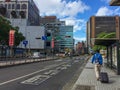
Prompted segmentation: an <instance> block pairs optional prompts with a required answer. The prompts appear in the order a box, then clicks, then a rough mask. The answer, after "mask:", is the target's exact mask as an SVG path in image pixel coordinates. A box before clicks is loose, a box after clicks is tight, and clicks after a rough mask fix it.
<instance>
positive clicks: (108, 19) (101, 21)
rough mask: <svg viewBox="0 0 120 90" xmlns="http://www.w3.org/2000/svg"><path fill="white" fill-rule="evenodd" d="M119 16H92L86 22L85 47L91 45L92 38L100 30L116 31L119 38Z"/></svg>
mask: <svg viewBox="0 0 120 90" xmlns="http://www.w3.org/2000/svg"><path fill="white" fill-rule="evenodd" d="M119 21H120V18H119V16H92V17H90V19H89V21H88V22H87V47H88V48H90V47H92V40H93V39H94V38H96V37H97V35H98V34H99V33H101V32H106V33H110V32H116V38H119V37H120V36H118V35H119V25H120V23H119Z"/></svg>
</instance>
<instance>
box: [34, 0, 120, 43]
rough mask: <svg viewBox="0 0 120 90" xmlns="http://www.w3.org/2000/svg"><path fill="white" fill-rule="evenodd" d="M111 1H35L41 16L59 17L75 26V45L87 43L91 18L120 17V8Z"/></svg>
mask: <svg viewBox="0 0 120 90" xmlns="http://www.w3.org/2000/svg"><path fill="white" fill-rule="evenodd" d="M110 1H111V0H34V2H35V3H36V5H37V7H38V9H39V10H40V16H52V15H54V16H57V18H58V19H59V20H61V21H65V22H66V25H73V37H74V39H75V43H77V42H81V41H86V23H87V21H88V20H89V19H90V17H91V16H115V15H120V6H110V5H109V3H110Z"/></svg>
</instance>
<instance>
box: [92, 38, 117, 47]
mask: <svg viewBox="0 0 120 90" xmlns="http://www.w3.org/2000/svg"><path fill="white" fill-rule="evenodd" d="M91 41H92V44H93V45H103V46H110V45H112V44H114V43H116V42H117V41H118V39H116V38H92V39H91Z"/></svg>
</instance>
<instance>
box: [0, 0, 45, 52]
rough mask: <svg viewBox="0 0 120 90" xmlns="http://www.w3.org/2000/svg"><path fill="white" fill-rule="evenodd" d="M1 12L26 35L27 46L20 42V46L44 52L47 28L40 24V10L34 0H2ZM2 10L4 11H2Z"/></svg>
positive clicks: (0, 1)
mask: <svg viewBox="0 0 120 90" xmlns="http://www.w3.org/2000/svg"><path fill="white" fill-rule="evenodd" d="M0 8H3V9H4V11H3V10H1V9H0V14H1V15H3V16H4V17H6V18H7V19H8V20H10V21H11V24H12V26H18V27H19V32H21V33H22V34H23V36H25V41H27V42H28V44H27V46H26V47H25V45H24V44H23V43H24V41H22V42H21V43H20V45H19V46H18V47H19V48H25V49H26V50H30V51H31V52H32V51H40V52H43V51H44V49H45V41H44V40H42V36H44V35H45V28H44V27H43V26H40V16H39V10H38V8H37V6H36V4H35V3H34V1H33V0H0ZM1 12H2V13H1Z"/></svg>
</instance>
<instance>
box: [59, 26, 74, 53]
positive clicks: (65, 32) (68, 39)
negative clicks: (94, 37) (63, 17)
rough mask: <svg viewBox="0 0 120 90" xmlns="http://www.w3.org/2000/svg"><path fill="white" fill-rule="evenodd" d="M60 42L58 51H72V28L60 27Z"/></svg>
mask: <svg viewBox="0 0 120 90" xmlns="http://www.w3.org/2000/svg"><path fill="white" fill-rule="evenodd" d="M59 35H60V40H59V42H60V43H59V49H60V52H65V51H70V52H72V51H73V49H74V40H73V26H60V32H59Z"/></svg>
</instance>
